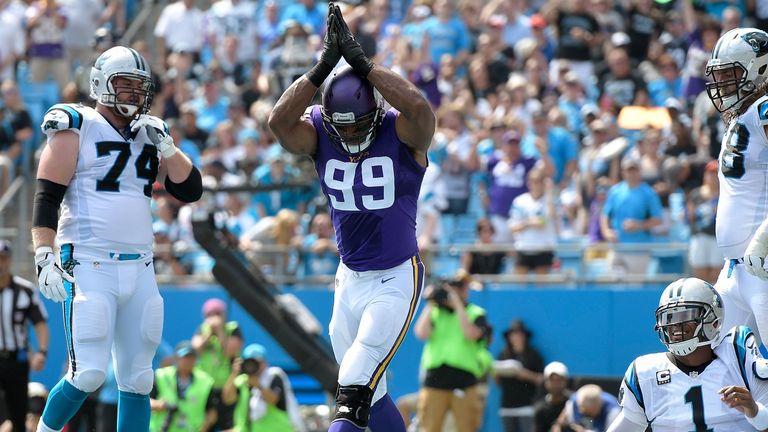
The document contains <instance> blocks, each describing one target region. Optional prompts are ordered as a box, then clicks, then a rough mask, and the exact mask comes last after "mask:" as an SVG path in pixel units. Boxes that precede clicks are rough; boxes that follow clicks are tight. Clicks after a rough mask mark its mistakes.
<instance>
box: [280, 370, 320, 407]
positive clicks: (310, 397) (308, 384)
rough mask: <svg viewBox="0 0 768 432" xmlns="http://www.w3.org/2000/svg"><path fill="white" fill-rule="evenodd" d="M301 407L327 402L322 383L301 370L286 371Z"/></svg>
mask: <svg viewBox="0 0 768 432" xmlns="http://www.w3.org/2000/svg"><path fill="white" fill-rule="evenodd" d="M285 373H286V374H288V379H289V380H290V381H291V388H293V393H294V394H295V395H296V399H297V401H298V402H299V405H320V404H324V403H326V402H327V400H326V397H325V393H324V392H323V389H322V387H320V383H318V382H317V380H316V379H314V378H312V377H311V376H309V375H307V374H305V373H304V372H302V371H301V369H291V370H288V369H286V370H285Z"/></svg>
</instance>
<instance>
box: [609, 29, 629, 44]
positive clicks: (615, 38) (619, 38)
mask: <svg viewBox="0 0 768 432" xmlns="http://www.w3.org/2000/svg"><path fill="white" fill-rule="evenodd" d="M631 42H632V39H630V38H629V35H628V34H626V33H624V32H616V33H614V34H612V35H611V44H612V45H613V46H615V47H623V46H627V45H629V44H630V43H631Z"/></svg>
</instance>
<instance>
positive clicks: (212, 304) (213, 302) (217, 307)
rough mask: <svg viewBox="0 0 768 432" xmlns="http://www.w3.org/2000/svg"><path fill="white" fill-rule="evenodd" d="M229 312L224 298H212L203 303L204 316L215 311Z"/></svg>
mask: <svg viewBox="0 0 768 432" xmlns="http://www.w3.org/2000/svg"><path fill="white" fill-rule="evenodd" d="M226 312H227V305H226V304H225V303H224V301H223V300H221V299H217V298H212V299H208V300H206V301H205V303H203V316H208V315H210V314H213V313H218V314H224V313H226Z"/></svg>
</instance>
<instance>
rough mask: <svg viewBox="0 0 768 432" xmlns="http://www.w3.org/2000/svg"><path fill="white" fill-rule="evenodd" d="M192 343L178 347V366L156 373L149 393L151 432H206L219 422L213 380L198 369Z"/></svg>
mask: <svg viewBox="0 0 768 432" xmlns="http://www.w3.org/2000/svg"><path fill="white" fill-rule="evenodd" d="M196 363H197V352H196V351H195V349H194V348H193V347H192V343H191V342H189V341H182V342H179V343H178V344H177V345H176V364H175V365H171V366H166V367H164V368H160V369H158V370H157V371H156V372H155V384H154V387H153V388H152V392H151V393H150V394H149V397H150V401H149V402H150V407H151V409H152V417H151V418H150V423H149V424H150V427H149V428H150V430H151V431H152V432H200V431H202V432H206V431H208V430H210V429H211V428H212V426H213V425H214V424H215V423H216V404H215V399H214V398H213V397H212V394H213V392H212V390H213V378H211V376H210V375H208V374H207V373H205V372H203V371H202V370H200V369H199V368H197V367H196Z"/></svg>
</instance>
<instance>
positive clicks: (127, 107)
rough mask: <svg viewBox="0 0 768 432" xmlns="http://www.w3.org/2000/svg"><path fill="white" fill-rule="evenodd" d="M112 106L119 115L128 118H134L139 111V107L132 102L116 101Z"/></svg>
mask: <svg viewBox="0 0 768 432" xmlns="http://www.w3.org/2000/svg"><path fill="white" fill-rule="evenodd" d="M112 107H113V108H114V109H115V112H117V113H118V114H119V115H121V116H123V117H128V118H133V117H134V116H135V115H136V113H137V112H138V111H139V107H137V106H136V105H131V104H124V103H115V104H114V105H112Z"/></svg>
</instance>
